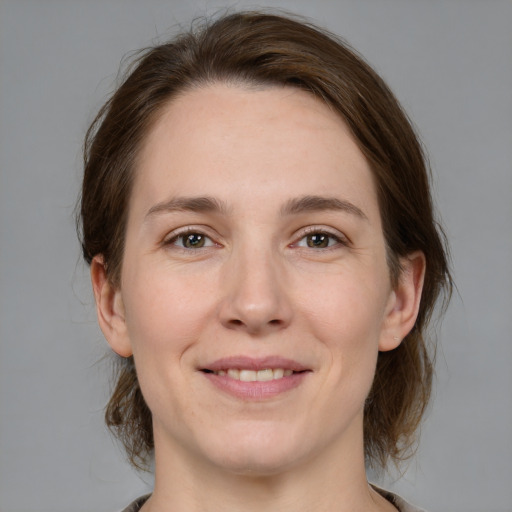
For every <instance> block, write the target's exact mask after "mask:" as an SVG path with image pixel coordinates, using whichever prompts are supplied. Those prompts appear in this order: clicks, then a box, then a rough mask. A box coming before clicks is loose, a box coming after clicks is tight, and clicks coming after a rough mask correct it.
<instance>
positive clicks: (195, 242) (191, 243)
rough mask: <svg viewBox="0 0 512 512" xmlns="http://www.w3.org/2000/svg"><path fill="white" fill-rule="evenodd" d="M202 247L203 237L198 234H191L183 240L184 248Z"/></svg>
mask: <svg viewBox="0 0 512 512" xmlns="http://www.w3.org/2000/svg"><path fill="white" fill-rule="evenodd" d="M203 245H204V236H203V235H200V234H199V233H191V234H190V235H187V237H186V238H185V247H202V246H203Z"/></svg>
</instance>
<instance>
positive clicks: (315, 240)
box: [308, 234, 329, 247]
mask: <svg viewBox="0 0 512 512" xmlns="http://www.w3.org/2000/svg"><path fill="white" fill-rule="evenodd" d="M328 244H329V237H328V236H327V235H324V234H317V235H310V236H309V237H308V246H309V247H327V245H328Z"/></svg>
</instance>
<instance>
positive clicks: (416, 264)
mask: <svg viewBox="0 0 512 512" xmlns="http://www.w3.org/2000/svg"><path fill="white" fill-rule="evenodd" d="M400 265H401V267H402V271H401V273H400V277H399V279H398V283H397V286H396V288H395V290H394V291H393V292H392V294H391V297H390V305H389V307H388V311H387V312H386V318H385V320H384V328H383V329H382V332H381V339H380V342H379V350H380V351H382V352H385V351H388V350H393V349H395V348H396V347H398V345H400V343H401V342H402V340H403V339H404V338H405V337H406V336H407V334H409V332H410V331H411V329H412V328H413V327H414V324H415V322H416V318H417V316H418V311H419V307H420V302H421V292H422V290H423V281H424V279H425V266H426V262H425V255H424V254H423V252H421V251H417V252H414V253H411V254H409V255H408V256H407V257H405V258H401V260H400Z"/></svg>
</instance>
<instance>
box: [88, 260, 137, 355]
mask: <svg viewBox="0 0 512 512" xmlns="http://www.w3.org/2000/svg"><path fill="white" fill-rule="evenodd" d="M91 281H92V288H93V292H94V298H95V300H96V313H97V315H98V323H99V326H100V328H101V331H102V332H103V335H104V336H105V338H106V340H107V342H108V344H109V345H110V347H111V348H112V350H113V351H114V352H116V353H117V354H119V355H120V356H122V357H129V356H131V355H132V353H133V351H132V347H131V343H130V339H129V337H128V332H127V330H126V322H125V313H124V304H123V299H122V296H121V291H120V290H119V289H118V288H116V287H115V286H114V285H113V284H112V283H111V281H110V280H109V278H108V276H107V272H106V268H105V264H104V262H103V256H102V255H96V256H95V257H94V258H93V260H92V262H91Z"/></svg>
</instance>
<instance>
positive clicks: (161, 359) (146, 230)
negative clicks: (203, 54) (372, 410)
mask: <svg viewBox="0 0 512 512" xmlns="http://www.w3.org/2000/svg"><path fill="white" fill-rule="evenodd" d="M305 196H317V197H322V198H327V199H329V200H332V199H335V200H337V201H338V203H337V204H338V206H339V204H341V205H342V208H332V206H333V205H332V204H330V205H329V204H327V206H329V208H325V206H326V203H325V202H324V204H323V205H322V204H318V203H319V202H318V201H317V202H316V203H315V207H314V208H313V207H311V208H304V201H302V203H301V202H300V199H301V198H304V197H305ZM197 197H208V198H213V200H214V202H216V203H220V204H221V205H222V210H218V209H216V210H212V209H205V210H204V208H199V211H198V207H197V202H196V204H195V208H194V209H193V211H191V210H189V209H186V208H184V201H183V198H187V199H189V198H197ZM180 198H181V199H180ZM177 199H178V206H180V207H179V208H178V209H174V208H170V206H171V204H169V201H171V202H172V201H174V203H172V204H174V206H176V201H177ZM293 201H295V205H296V208H295V209H293V208H292V209H290V208H289V207H290V204H291V203H290V202H293ZM185 202H186V201H185ZM331 202H332V201H331ZM204 203H205V201H203V203H202V204H203V205H204ZM297 205H298V206H297ZM189 206H190V205H189ZM210 206H211V205H210ZM287 206H288V209H287ZM203 210H204V211H203ZM283 210H288V211H283ZM184 233H185V236H184ZM191 234H192V239H191V240H192V241H194V242H196V245H195V246H190V244H189V245H188V246H187V243H186V240H187V239H186V236H190V235H191ZM198 240H199V242H198ZM315 242H318V243H317V244H316V245H315ZM203 243H204V245H202V246H201V244H203ZM402 265H403V267H404V272H403V274H402V276H401V278H400V279H399V283H398V285H397V286H396V287H395V288H394V289H393V287H392V285H391V281H390V276H389V269H388V267H387V264H386V247H385V241H384V237H383V233H382V226H381V218H380V213H379V208H378V203H377V196H376V191H375V186H374V183H373V179H372V173H371V170H370V168H369V165H368V163H367V162H366V160H365V158H364V157H363V155H362V153H361V152H360V150H359V149H358V147H357V145H356V144H355V142H354V140H353V138H352V136H351V134H350V132H349V130H348V128H347V127H346V125H345V124H344V122H343V121H342V120H341V118H340V117H339V116H338V115H337V114H336V113H335V112H333V111H332V110H331V109H329V108H328V107H327V106H326V105H325V104H323V103H321V102H320V101H319V100H317V99H315V98H314V97H313V96H311V95H310V94H308V93H306V92H303V91H299V90H297V89H288V88H265V89H254V88H248V87H243V86H234V85H230V86H228V85H225V84H215V85H211V86H208V87H203V88H197V89H194V90H191V91H188V92H186V93H183V94H181V95H180V96H179V97H177V98H176V99H174V100H173V101H172V102H171V103H169V104H168V105H167V106H166V108H165V109H164V110H163V111H162V113H161V116H160V117H159V118H158V120H157V121H156V123H155V125H154V126H153V128H152V130H151V131H150V133H149V134H148V137H147V140H146V141H145V144H144V147H143V149H142V151H141V154H140V155H139V165H138V168H137V174H136V179H135V186H134V191H133V195H132V197H131V199H130V206H129V216H128V223H127V230H126V246H125V254H124V259H123V264H122V272H121V284H120V286H119V288H115V287H114V286H112V285H111V283H110V281H109V279H108V277H107V275H106V272H105V267H104V265H103V260H102V258H101V255H98V256H97V257H96V258H95V259H94V261H93V264H92V267H91V275H92V281H93V288H94V292H95V297H96V302H97V307H98V318H99V322H100V326H101V328H102V330H103V332H104V334H105V336H106V338H107V340H108V342H109V343H110V345H111V347H112V348H113V350H114V351H116V352H117V353H118V354H120V355H122V356H125V357H126V356H129V355H132V354H133V355H134V358H135V363H136V367H137V372H138V376H139V381H140V384H141V388H142V391H143V393H144V396H145V399H146V402H147V404H148V406H149V408H150V410H151V412H152V415H153V423H154V436H155V453H156V466H155V467H156V471H155V490H154V493H153V496H152V498H151V499H150V500H149V501H148V502H147V504H146V505H145V506H144V507H143V510H144V511H145V512H147V511H153V512H155V511H158V512H164V511H170V510H180V511H181V510H183V511H195V510H198V511H199V510H201V511H216V510H219V511H220V510H222V511H224V512H226V511H231V510H233V511H235V510H236V511H239V510H242V509H243V510H249V511H251V510H258V511H259V510H261V509H262V507H267V508H268V509H270V510H279V511H287V510H293V511H294V512H297V511H301V510H304V511H308V512H310V511H311V510H322V511H323V510H325V511H333V510H336V511H344V510H347V511H348V510H350V511H357V510H361V511H363V510H364V511H372V510H395V509H394V507H393V506H392V505H391V504H390V503H389V502H387V501H386V500H384V499H383V498H382V497H380V495H378V494H377V493H376V492H375V491H374V490H373V489H371V488H370V487H369V486H368V484H367V481H366V475H365V468H364V451H363V428H362V424H363V406H364V401H365V398H366V396H367V394H368V392H369V390H370V387H371V383H372V379H373V376H374V372H375V364H376V360H377V355H378V351H379V350H382V351H385V350H391V349H393V348H395V347H396V346H397V345H398V344H399V343H400V340H402V339H403V337H404V336H405V335H406V334H407V333H408V332H409V330H410V329H411V328H412V326H413V325H414V321H415V319H416V315H417V311H418V305H419V299H420V296H421V286H422V282H423V273H424V266H425V263H424V258H423V255H422V254H412V255H410V257H409V258H407V259H404V260H403V261H402ZM232 356H245V357H250V358H261V357H267V356H275V357H282V358H287V359H291V360H294V361H297V362H299V363H300V364H301V365H303V366H304V367H305V368H307V370H308V371H307V372H306V373H305V375H304V376H303V378H301V380H300V383H299V384H298V385H297V386H295V387H293V388H292V389H289V390H287V391H284V392H280V393H278V394H277V395H275V396H270V397H260V398H255V399H246V398H243V397H239V396H233V395H232V394H230V393H226V392H224V391H223V390H222V389H219V387H217V386H215V385H213V384H212V381H211V380H210V379H209V378H208V377H207V374H206V373H205V372H204V371H202V370H203V369H204V368H207V367H208V366H209V365H211V363H212V362H213V361H216V360H218V359H220V358H225V357H232Z"/></svg>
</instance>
